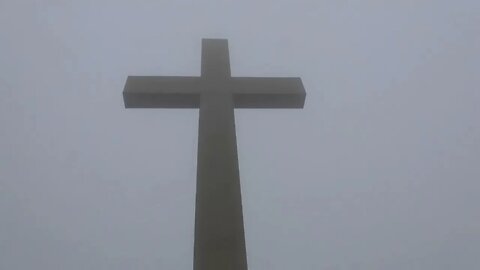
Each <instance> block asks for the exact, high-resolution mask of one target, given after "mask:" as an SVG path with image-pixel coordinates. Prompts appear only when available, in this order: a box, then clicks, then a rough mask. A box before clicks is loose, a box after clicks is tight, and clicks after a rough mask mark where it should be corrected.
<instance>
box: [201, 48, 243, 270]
mask: <svg viewBox="0 0 480 270" xmlns="http://www.w3.org/2000/svg"><path fill="white" fill-rule="evenodd" d="M228 58H229V56H228V47H227V42H226V40H225V41H224V40H220V41H219V40H215V41H209V40H206V41H204V43H203V53H202V77H203V79H204V80H205V81H206V82H205V84H204V87H205V89H202V90H203V93H202V94H201V97H200V119H199V133H198V134H199V135H198V158H197V191H196V192H197V193H196V208H195V244H194V270H246V269H247V258H246V248H245V236H244V227H243V214H242V199H241V190H240V177H239V169H238V156H237V142H236V135H235V116H234V104H233V97H232V94H231V92H230V91H228V89H227V87H228V85H227V82H226V80H225V79H226V78H228V77H230V68H229V60H228ZM219 67H221V68H223V69H220V68H219ZM212 77H213V78H214V79H215V82H214V83H213V82H212V83H209V79H210V78H212Z"/></svg>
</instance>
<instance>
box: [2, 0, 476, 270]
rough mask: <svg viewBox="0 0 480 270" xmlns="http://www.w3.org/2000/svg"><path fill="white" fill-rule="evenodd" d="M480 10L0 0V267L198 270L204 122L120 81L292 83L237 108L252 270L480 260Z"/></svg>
mask: <svg viewBox="0 0 480 270" xmlns="http://www.w3.org/2000/svg"><path fill="white" fill-rule="evenodd" d="M479 26H480V2H479V1H478V0H471V1H468V0H457V1H451V0H415V1H414V0H401V1H400V0H393V1H380V0H378V1H377V0H365V1H354V0H343V1H338V0H331V1H323V0H322V1H321V0H316V1H307V0H295V1H293V0H291V1H259V0H248V1H245V0H243V1H219V0H215V1H213V0H208V1H179V0H175V1H173V0H172V1H158V0H155V1H153V0H152V1H139V0H137V1H119V0H115V1H114V0H111V1H101V0H82V1H61V0H55V1H54V0H50V1H32V0H23V1H16V0H0V269H2V270H3V269H5V270H17V269H18V270H28V269H36V270H52V269H62V270H63V269H68V270H77V269H78V270H80V269H82V270H83V269H89V270H90V269H92V270H96V269H99V270H100V269H101V270H103V269H108V270H110V269H112V270H113V269H115V270H117V269H118V270H127V269H152V270H153V269H168V270H187V269H192V265H193V263H192V260H193V228H194V198H195V197H194V196H195V176H196V147H197V129H198V111H197V110H187V109H173V110H126V109H125V108H124V105H123V100H122V95H121V92H122V90H123V86H124V83H125V79H126V77H127V76H128V75H199V74H200V50H201V38H228V40H229V44H230V56H231V64H232V67H231V69H232V75H233V76H299V77H301V78H302V80H303V83H304V86H305V88H306V91H307V100H306V104H305V108H304V109H303V110H281V109H276V110H252V109H250V110H236V112H235V113H236V127H237V139H238V147H239V162H240V175H241V184H242V192H243V206H244V216H245V229H246V241H247V254H248V263H249V269H250V270H270V269H275V270H283V269H285V270H287V269H288V270H291V269H304V270H310V269H324V270H347V269H348V270H350V269H352V270H353V269H355V270H384V269H389V270H444V269H445V270H446V269H468V270H470V269H479V268H480V121H479V118H480V88H479V85H480V74H479V73H480V31H479V29H480V28H479Z"/></svg>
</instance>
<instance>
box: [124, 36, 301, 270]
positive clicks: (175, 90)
mask: <svg viewBox="0 0 480 270" xmlns="http://www.w3.org/2000/svg"><path fill="white" fill-rule="evenodd" d="M305 95H306V94H305V90H304V88H303V85H302V81H301V79H300V78H262V77H231V75H230V60H229V52H228V41H227V40H225V39H203V40H202V71H201V76H200V77H177V76H129V77H128V78H127V81H126V84H125V89H124V91H123V99H124V102H125V107H126V108H200V114H199V115H200V116H199V128H198V129H199V130H198V158H197V188H196V207H195V239H194V262H193V265H194V267H193V268H194V270H246V269H247V257H246V249H245V234H244V226H243V213H242V199H241V191H240V177H239V171H238V157H237V142H236V135H235V118H234V108H303V105H304V102H305Z"/></svg>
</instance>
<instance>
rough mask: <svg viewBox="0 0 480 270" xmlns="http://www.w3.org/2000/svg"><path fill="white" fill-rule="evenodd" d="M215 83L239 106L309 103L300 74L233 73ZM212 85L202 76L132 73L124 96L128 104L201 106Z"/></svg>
mask: <svg viewBox="0 0 480 270" xmlns="http://www.w3.org/2000/svg"><path fill="white" fill-rule="evenodd" d="M214 84H215V88H223V90H224V91H225V92H230V93H231V94H232V96H233V101H234V106H235V108H303V105H304V103H305V89H304V87H303V84H302V81H301V79H300V78H274V77H231V78H227V79H226V80H221V81H217V82H214ZM219 84H220V86H219ZM211 86H212V82H211V80H208V79H204V78H202V77H181V76H170V77H169V76H129V77H128V78H127V82H126V84H125V89H124V92H123V97H124V100H125V107H126V108H199V106H200V95H201V93H202V92H204V91H208V90H209V88H210V87H211Z"/></svg>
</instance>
